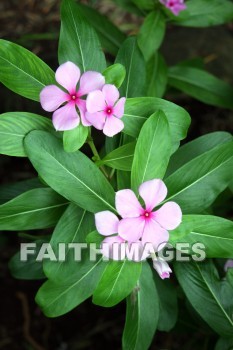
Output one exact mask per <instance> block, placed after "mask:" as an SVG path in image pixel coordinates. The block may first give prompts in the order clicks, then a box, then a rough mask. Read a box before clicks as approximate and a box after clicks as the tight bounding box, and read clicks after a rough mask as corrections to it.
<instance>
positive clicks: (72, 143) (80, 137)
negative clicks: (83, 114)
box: [63, 124, 88, 152]
mask: <svg viewBox="0 0 233 350" xmlns="http://www.w3.org/2000/svg"><path fill="white" fill-rule="evenodd" d="M87 136H88V128H87V127H85V126H83V125H82V124H79V126H77V127H76V128H75V129H72V130H67V131H64V133H63V146H64V150H65V151H66V152H75V151H77V150H78V149H79V148H81V147H82V146H83V145H84V143H85V142H86V139H87Z"/></svg>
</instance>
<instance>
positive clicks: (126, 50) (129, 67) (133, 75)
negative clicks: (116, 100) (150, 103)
mask: <svg viewBox="0 0 233 350" xmlns="http://www.w3.org/2000/svg"><path fill="white" fill-rule="evenodd" d="M115 63H120V64H122V65H123V66H124V67H125V69H126V77H125V80H124V83H123V84H122V86H121V88H120V93H121V95H122V96H125V97H138V96H143V95H145V92H146V62H145V60H144V58H143V56H142V53H141V51H140V50H139V47H138V44H137V39H136V38H135V37H130V38H128V39H126V40H125V42H124V43H123V45H122V46H121V48H120V50H119V52H118V54H117V57H116V61H115Z"/></svg>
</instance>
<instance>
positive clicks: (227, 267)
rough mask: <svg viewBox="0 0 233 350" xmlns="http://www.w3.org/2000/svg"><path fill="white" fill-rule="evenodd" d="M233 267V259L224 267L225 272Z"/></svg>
mask: <svg viewBox="0 0 233 350" xmlns="http://www.w3.org/2000/svg"><path fill="white" fill-rule="evenodd" d="M232 267H233V259H228V260H227V261H226V263H225V265H224V271H227V270H228V269H229V268H232Z"/></svg>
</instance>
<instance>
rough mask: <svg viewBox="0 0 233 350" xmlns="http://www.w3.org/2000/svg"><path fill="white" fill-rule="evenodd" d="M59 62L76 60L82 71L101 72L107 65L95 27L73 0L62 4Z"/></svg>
mask: <svg viewBox="0 0 233 350" xmlns="http://www.w3.org/2000/svg"><path fill="white" fill-rule="evenodd" d="M58 54H59V63H60V64H62V63H64V62H66V61H71V62H74V63H75V64H76V65H77V66H78V67H79V68H80V69H81V71H82V72H85V71H88V70H94V71H99V72H101V71H102V70H104V69H105V67H106V61H105V57H104V54H103V52H102V50H101V46H100V43H99V39H98V36H97V34H96V33H95V31H94V29H93V28H92V27H91V26H90V24H89V23H88V22H87V20H86V19H85V17H84V16H83V15H82V13H81V11H80V10H79V7H78V6H77V4H76V3H75V2H74V1H73V0H63V1H62V4H61V31H60V39H59V49H58Z"/></svg>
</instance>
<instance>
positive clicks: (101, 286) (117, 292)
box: [92, 260, 142, 307]
mask: <svg viewBox="0 0 233 350" xmlns="http://www.w3.org/2000/svg"><path fill="white" fill-rule="evenodd" d="M141 269H142V264H141V263H138V262H134V261H129V260H124V261H113V260H112V261H109V262H108V263H107V267H106V269H105V270H104V273H103V275H102V277H101V279H100V281H99V283H98V285H97V287H96V289H95V291H94V293H93V300H92V301H93V303H94V304H96V305H100V306H104V307H111V306H114V305H116V304H118V303H119V302H120V301H122V300H123V299H124V298H126V297H127V296H128V295H129V294H130V292H131V291H132V290H133V288H134V287H135V285H136V283H137V281H138V279H139V277H140V274H141Z"/></svg>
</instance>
